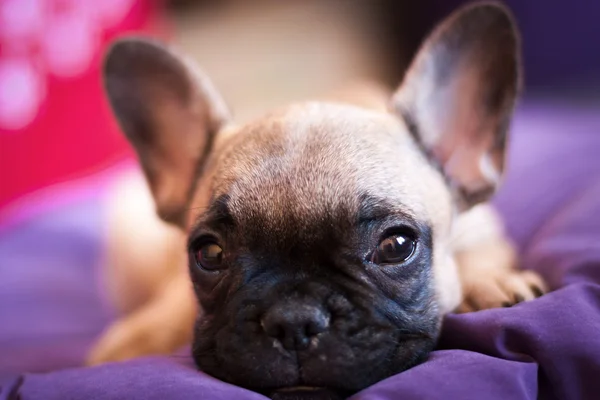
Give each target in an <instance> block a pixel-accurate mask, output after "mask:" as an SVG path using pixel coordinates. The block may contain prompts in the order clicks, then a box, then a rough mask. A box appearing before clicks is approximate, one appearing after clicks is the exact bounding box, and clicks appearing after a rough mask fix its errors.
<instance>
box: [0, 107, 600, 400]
mask: <svg viewBox="0 0 600 400" xmlns="http://www.w3.org/2000/svg"><path fill="white" fill-rule="evenodd" d="M599 131H600V113H598V111H597V109H569V108H565V107H564V106H558V105H554V106H553V105H544V106H543V107H541V106H534V105H530V106H527V107H523V108H522V109H521V111H520V112H519V113H518V116H517V119H516V123H515V125H514V130H513V132H514V135H513V141H512V142H511V149H510V158H509V164H508V165H509V171H508V177H507V181H506V185H505V186H504V189H503V191H502V192H501V193H500V194H499V196H498V197H497V199H496V204H497V206H498V208H499V209H500V210H501V211H502V213H503V214H504V216H505V218H506V220H507V223H508V230H509V233H510V234H511V236H512V237H513V238H514V239H515V240H516V241H517V243H518V245H519V249H520V251H521V253H522V264H523V266H524V267H527V268H533V269H536V270H538V271H540V272H541V273H543V274H544V276H545V277H546V278H547V279H548V280H549V281H550V283H551V285H552V287H553V288H555V289H556V290H555V291H554V292H552V293H550V294H548V295H546V296H544V297H542V298H540V299H538V300H535V301H532V302H528V303H525V304H520V305H517V306H516V307H513V308H510V309H496V310H488V311H483V312H477V313H471V314H466V315H450V316H448V317H447V318H446V320H445V323H444V328H443V334H442V338H441V341H440V344H439V348H438V350H436V351H435V352H433V353H432V355H431V357H430V358H429V360H428V361H427V362H425V363H423V364H421V365H419V366H417V367H415V368H412V369H410V370H408V371H405V372H404V373H402V374H399V375H396V376H393V377H391V378H388V379H386V380H384V381H382V382H379V383H378V384H376V385H374V386H372V387H370V388H368V389H366V390H364V391H363V392H361V393H358V394H356V395H355V396H354V397H353V399H356V400H359V399H360V400H366V399H373V400H375V399H380V400H384V399H386V400H387V399H396V398H402V399H424V398H427V399H471V398H472V399H498V400H504V399H536V398H539V399H564V398H569V399H571V398H572V399H595V398H599V397H600V379H598V378H597V377H600V334H599V332H600V246H599V245H598V243H600V217H599V215H600V157H598V152H599V151H600V134H599V133H600V132H599ZM101 209H102V208H101V207H100V204H99V201H98V200H94V199H93V198H91V199H88V200H86V201H83V202H81V204H79V205H78V206H77V207H75V206H70V207H69V209H68V210H62V211H60V210H58V211H56V212H55V213H53V214H52V215H47V216H45V217H43V218H38V219H37V220H36V221H35V222H29V223H23V224H20V225H18V226H17V227H13V228H11V231H10V232H9V233H7V232H4V233H0V263H1V264H0V324H2V325H0V371H1V372H3V373H4V377H3V378H4V379H3V382H4V385H3V387H2V389H1V390H0V399H5V398H17V397H16V396H17V395H19V396H21V397H19V398H20V399H34V400H35V399H49V400H51V399H65V398H70V399H117V398H127V399H167V398H177V399H188V398H189V399H192V398H194V399H259V398H263V397H262V396H260V395H258V394H255V393H252V392H249V391H247V390H244V389H241V388H237V387H234V386H231V385H228V384H225V383H223V382H219V381H217V380H215V379H214V378H211V377H209V376H206V375H205V374H202V373H201V372H197V371H195V370H194V368H193V365H192V363H191V362H190V359H189V358H188V357H185V356H183V357H181V356H171V357H149V358H145V359H138V360H135V361H130V362H125V363H118V364H108V365H104V366H100V367H96V368H69V369H63V370H59V371H55V372H51V373H35V372H39V371H46V370H48V369H50V368H59V367H61V368H64V367H74V366H76V365H77V364H78V363H80V361H81V358H82V355H83V353H82V351H83V350H84V348H85V347H86V345H87V344H89V343H90V340H91V339H92V338H93V337H94V336H95V335H97V334H98V333H99V332H100V329H101V327H102V326H103V325H104V324H105V323H106V322H107V321H108V320H109V319H110V312H109V311H108V310H106V308H105V306H104V303H103V302H102V299H101V296H100V294H99V292H98V291H97V289H96V288H97V276H96V275H95V274H96V266H97V265H98V259H99V257H100V254H99V248H100V247H99V246H100V244H99V243H100V242H101V241H100V237H101V236H100V235H101V232H102V229H101V227H102V219H101V212H100V213H99V212H98V211H99V210H100V211H101ZM32 243H35V244H36V246H35V251H32ZM40 246H41V247H40ZM39 260H43V263H40V262H39ZM50 280H51V281H52V284H47V283H48V282H49V281H50ZM7 282H8V283H7ZM59 322H60V324H59ZM7 355H8V357H7ZM24 371H29V372H28V373H23V372H24ZM10 373H12V375H11V376H9V374H10ZM0 382H2V378H1V377H0Z"/></svg>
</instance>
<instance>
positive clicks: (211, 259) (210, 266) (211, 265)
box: [194, 243, 223, 271]
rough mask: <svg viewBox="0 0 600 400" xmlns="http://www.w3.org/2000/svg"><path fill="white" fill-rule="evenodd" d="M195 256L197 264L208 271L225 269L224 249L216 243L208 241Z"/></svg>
mask: <svg viewBox="0 0 600 400" xmlns="http://www.w3.org/2000/svg"><path fill="white" fill-rule="evenodd" d="M194 256H195V257H196V265H198V266H199V267H200V268H203V269H205V270H208V271H216V270H220V269H223V249H222V248H221V246H219V245H218V244H215V243H206V244H203V245H202V246H200V247H199V248H198V249H197V250H196V251H195V254H194Z"/></svg>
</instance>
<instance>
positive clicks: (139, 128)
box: [104, 38, 229, 225]
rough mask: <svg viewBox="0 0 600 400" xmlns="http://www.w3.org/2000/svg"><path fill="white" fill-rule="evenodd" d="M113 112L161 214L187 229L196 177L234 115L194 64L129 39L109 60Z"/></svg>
mask: <svg viewBox="0 0 600 400" xmlns="http://www.w3.org/2000/svg"><path fill="white" fill-rule="evenodd" d="M104 82H105V87H106V91H107V92H108V97H109V100H110V104H111V106H112V109H113V111H114V113H115V115H116V117H117V119H118V121H119V123H120V125H121V128H122V130H123V132H124V133H125V135H126V137H127V138H128V139H129V141H130V142H131V144H132V145H133V146H134V148H135V150H136V152H137V154H138V157H139V159H140V163H141V165H142V168H143V170H144V173H145V174H146V178H147V179H148V182H149V184H150V189H151V191H152V194H153V196H154V200H155V202H156V208H157V212H158V214H159V215H160V217H161V218H162V219H164V220H165V221H167V222H171V223H175V224H178V225H183V223H184V220H185V216H186V210H187V208H188V203H189V201H190V198H191V196H192V193H193V190H194V186H195V181H196V179H197V176H196V175H197V174H198V173H199V171H200V169H201V168H202V165H203V162H204V161H205V159H206V158H207V154H208V153H209V152H210V148H211V145H212V142H213V137H214V135H215V134H216V133H217V131H218V130H219V129H220V128H221V127H222V126H223V125H224V124H225V123H226V122H227V121H228V120H229V112H228V110H227V107H226V105H225V103H224V102H223V100H222V99H221V97H220V96H219V94H218V93H217V92H216V90H215V89H214V87H213V85H212V84H211V82H210V81H209V80H208V78H207V77H206V76H204V75H203V74H202V73H201V72H200V71H199V70H198V69H196V68H195V67H194V66H193V65H192V63H191V62H190V61H188V60H186V59H185V58H183V57H181V56H179V55H177V54H176V53H175V52H173V51H172V50H170V49H168V48H166V47H164V46H162V45H161V44H159V43H156V42H152V41H149V40H145V39H137V38H125V39H120V40H118V41H117V42H115V43H114V44H113V45H112V47H111V48H110V50H109V51H108V54H107V56H106V59H105V64H104Z"/></svg>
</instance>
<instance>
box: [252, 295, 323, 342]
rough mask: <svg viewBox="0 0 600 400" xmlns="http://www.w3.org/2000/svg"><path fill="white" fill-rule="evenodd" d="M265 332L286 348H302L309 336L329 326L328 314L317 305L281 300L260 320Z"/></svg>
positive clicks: (309, 338)
mask: <svg viewBox="0 0 600 400" xmlns="http://www.w3.org/2000/svg"><path fill="white" fill-rule="evenodd" d="M261 323H262V326H263V329H264V330H265V332H266V334H267V335H269V336H271V337H272V338H275V339H277V340H279V341H280V342H281V344H282V345H283V347H284V348H285V349H287V350H303V349H306V348H307V347H308V345H309V344H310V340H311V338H313V337H314V336H316V335H318V334H319V333H321V332H324V331H326V330H327V328H328V327H329V316H328V315H327V313H326V311H325V310H323V309H322V308H321V307H319V306H317V305H311V304H305V303H300V302H298V303H296V302H282V303H278V304H275V305H273V306H272V307H271V308H270V309H269V310H268V311H267V312H266V313H265V315H264V316H263V318H262V320H261Z"/></svg>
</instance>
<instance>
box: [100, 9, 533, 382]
mask: <svg viewBox="0 0 600 400" xmlns="http://www.w3.org/2000/svg"><path fill="white" fill-rule="evenodd" d="M520 76H521V73H520V46H519V39H518V34H517V31H516V28H515V26H514V22H513V19H512V17H511V15H510V13H509V12H508V11H507V10H506V9H505V8H504V7H503V6H500V5H498V4H496V3H476V4H474V5H470V6H467V7H464V8H463V9H461V10H458V11H457V12H455V13H454V14H452V15H451V16H450V17H448V18H447V19H446V20H445V21H444V22H442V23H441V24H440V25H439V26H438V27H437V28H436V30H435V31H434V32H433V33H432V35H430V37H429V38H428V39H427V41H426V42H425V44H424V45H423V47H422V49H421V50H420V52H419V54H418V55H417V57H416V59H415V61H414V62H413V65H412V67H411V68H410V70H409V71H408V73H407V74H406V77H405V79H404V82H403V83H402V85H401V86H400V88H399V89H398V91H397V92H396V93H395V94H394V95H393V96H391V100H390V102H389V104H390V107H389V111H386V110H385V108H382V107H372V108H365V107H359V106H356V105H351V104H344V103H336V102H307V103H302V104H295V105H290V106H287V107H284V108H281V109H279V110H275V111H273V112H272V113H270V114H268V115H266V116H262V117H261V118H258V119H256V120H255V121H253V122H251V123H248V124H246V125H243V126H237V125H235V124H233V122H232V121H231V119H230V117H229V113H228V111H227V109H226V107H225V103H224V102H223V101H222V99H221V98H220V97H219V95H218V94H217V92H216V91H215V89H214V88H213V87H212V85H211V84H210V82H209V81H208V79H207V78H206V77H205V76H204V75H203V74H202V73H201V72H200V71H199V70H197V69H195V68H194V67H193V66H192V65H191V63H190V62H189V61H186V60H185V59H184V58H182V57H181V56H179V55H177V54H176V53H175V52H174V51H172V50H170V49H167V48H165V47H164V46H162V45H161V44H158V43H154V42H150V41H146V40H142V39H121V40H120V41H118V42H117V43H116V44H115V45H114V46H113V47H112V49H111V50H110V52H109V54H108V55H107V61H106V65H105V78H106V87H107V92H108V95H109V99H110V101H111V104H112V106H113V109H114V110H115V114H116V116H117V118H118V119H119V121H120V123H121V126H122V127H123V130H124V132H125V134H126V135H127V137H128V138H129V139H130V141H131V143H132V144H133V146H134V147H135V148H136V151H137V152H138V155H139V158H140V162H141V165H142V168H143V170H144V172H145V175H146V178H147V180H148V182H149V187H150V191H151V193H152V196H153V198H154V201H155V204H156V208H157V214H158V215H159V216H160V217H161V218H162V219H163V220H164V221H166V222H169V223H171V224H175V225H177V226H178V227H179V228H180V229H181V230H182V232H185V236H187V254H188V256H187V262H186V261H182V260H183V255H184V254H186V253H185V250H184V241H183V236H184V235H183V234H181V235H179V236H178V234H177V233H174V232H172V231H171V230H169V229H170V228H167V227H166V225H165V226H164V227H162V228H159V230H161V232H165V233H164V234H163V235H164V236H163V237H164V238H166V239H165V241H161V240H160V237H155V238H153V241H150V242H146V243H144V241H145V237H141V238H137V239H136V238H134V237H132V236H130V235H129V236H128V237H129V239H127V242H126V243H118V244H115V246H118V250H116V253H115V254H116V255H117V256H118V255H120V256H121V260H132V259H133V260H135V262H134V264H135V263H139V262H142V263H143V261H142V260H139V258H132V256H131V254H132V250H131V248H136V247H143V248H148V246H147V245H148V243H149V244H150V245H152V244H155V246H153V247H152V248H150V249H149V250H148V251H150V254H151V255H152V254H154V256H152V257H151V258H153V259H158V260H162V261H161V263H164V262H166V261H165V260H168V259H171V260H173V261H172V262H173V264H174V268H172V269H171V272H170V273H169V274H165V275H164V276H168V277H169V278H168V279H165V280H164V281H163V282H162V283H161V284H156V286H157V287H159V288H160V289H157V290H156V293H154V294H152V295H151V296H150V297H151V300H150V301H148V302H146V303H145V304H144V305H143V306H141V307H140V308H139V309H138V311H136V312H133V313H132V314H130V316H128V317H125V318H124V319H123V320H122V321H119V322H117V324H116V325H115V326H113V327H111V328H110V329H109V331H108V332H107V333H106V335H105V336H104V337H103V338H102V340H101V341H100V343H99V344H98V345H97V347H96V348H95V349H94V350H93V352H92V354H91V356H90V363H99V362H103V361H107V360H116V359H125V358H130V357H134V356H137V355H142V354H147V353H161V352H169V351H172V350H173V349H174V348H175V347H177V346H179V345H181V344H183V343H185V342H186V341H187V340H189V339H190V336H191V335H192V332H193V340H192V342H193V351H192V355H193V357H194V359H195V360H196V363H197V364H198V367H199V368H201V369H203V370H204V371H206V372H208V373H210V374H212V375H214V376H216V377H218V378H221V379H223V380H226V381H229V382H232V383H235V384H238V385H241V386H245V387H248V388H251V389H255V390H259V391H266V392H270V391H272V390H278V389H282V388H290V387H297V386H311V387H324V388H328V389H333V390H339V391H342V392H343V393H350V392H355V391H357V390H360V389H362V388H364V387H366V386H368V385H370V384H373V383H375V382H377V381H379V380H381V379H383V378H385V377H387V376H389V375H391V374H393V373H397V372H399V371H402V370H405V369H407V368H410V367H411V366H413V365H415V364H416V363H418V362H420V361H422V360H424V359H425V358H426V356H427V354H428V352H429V351H431V350H432V349H433V347H434V345H435V341H436V339H437V337H438V334H439V329H440V323H441V318H442V316H443V315H444V314H445V313H447V312H451V311H453V310H456V309H457V307H459V311H475V310H479V309H484V308H490V307H498V306H501V305H511V304H514V303H516V302H519V301H522V300H529V299H532V298H534V297H536V296H537V295H539V294H541V293H542V292H543V291H544V284H543V282H541V280H540V279H539V277H538V276H537V275H535V274H533V273H530V272H520V271H517V270H515V269H514V254H513V251H512V248H511V246H510V244H509V243H508V242H507V241H506V239H505V238H504V237H503V235H502V230H501V228H500V223H499V221H498V220H497V219H495V216H494V214H493V211H492V210H491V209H490V208H489V207H488V206H485V205H481V204H480V203H481V202H483V201H485V200H487V199H489V197H490V196H491V194H492V193H493V192H494V191H495V189H496V187H497V185H498V183H499V178H500V175H501V173H502V170H503V167H504V150H505V147H506V142H507V133H508V127H509V118H510V115H511V114H512V110H513V108H514V104H515V100H516V97H517V93H518V91H519V87H520V80H521V78H520ZM381 104H384V103H383V102H382V103H381ZM382 110H383V111H382ZM140 193H142V192H140ZM119 215H123V214H119ZM144 215H145V214H144ZM122 218H127V216H126V215H123V217H122ZM144 218H151V217H149V216H148V217H144ZM144 218H141V219H140V220H144ZM145 221H146V222H140V223H139V224H138V225H144V224H149V223H152V224H154V225H155V227H156V228H158V226H159V225H160V224H163V223H161V222H150V221H152V220H151V219H147V220H145ZM133 225H136V224H133ZM133 225H128V226H129V227H130V229H134V227H133ZM394 233H402V234H404V235H407V236H408V237H410V238H413V239H414V240H415V242H416V248H415V251H414V254H413V255H412V256H411V257H410V258H409V259H408V260H407V261H406V262H404V263H400V264H398V265H377V264H375V263H374V262H372V260H371V258H370V255H371V254H372V253H373V250H374V249H375V248H376V247H377V245H378V244H379V243H380V241H381V240H383V239H384V238H385V237H386V236H389V235H390V234H394ZM158 235H159V236H160V235H161V234H158ZM119 237H123V235H120V236H119ZM173 238H175V239H173ZM206 240H210V241H211V242H216V243H218V244H219V246H221V248H223V254H224V259H223V262H224V265H225V266H226V268H224V269H222V270H219V271H208V270H205V269H203V268H201V267H199V266H198V265H197V263H196V260H195V257H194V254H195V252H196V251H197V249H198V248H199V247H201V245H202V244H203V243H205V242H206ZM177 245H178V246H181V247H179V251H180V252H178V251H175V252H173V248H174V247H173V246H177ZM167 254H170V256H167ZM179 257H181V258H179ZM116 262H117V264H118V265H121V263H122V262H124V261H116ZM182 265H187V266H188V271H187V272H185V268H183V267H182ZM122 268H123V269H127V268H129V269H131V268H132V267H124V266H123V267H122ZM155 269H160V267H156V268H155ZM119 270H120V268H115V269H114V270H113V272H114V274H115V275H118V274H119ZM142 270H143V269H142V268H138V270H137V271H138V273H140V274H143V273H144V272H142ZM173 271H175V272H173ZM190 277H191V282H192V283H193V294H194V295H195V296H194V295H192V291H191V288H190V284H189V282H190V281H189V278H190ZM130 278H131V277H130ZM120 279H122V278H118V277H117V278H113V282H115V281H116V282H117V283H118V282H120ZM194 297H195V298H196V300H197V303H195V302H194V300H193V298H194ZM138 301H139V300H138ZM196 314H197V318H196V321H195V324H194V321H193V319H194V317H193V316H194V315H196ZM193 324H194V327H193V328H192V325H193ZM298 327H300V328H301V329H300V331H298V330H297V329H296V328H298ZM305 330H306V331H305Z"/></svg>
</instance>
